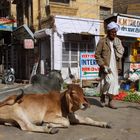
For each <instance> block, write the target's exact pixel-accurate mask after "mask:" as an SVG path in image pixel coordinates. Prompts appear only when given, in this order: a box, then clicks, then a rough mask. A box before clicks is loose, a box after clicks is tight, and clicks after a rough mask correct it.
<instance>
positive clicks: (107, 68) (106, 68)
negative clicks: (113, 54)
mask: <svg viewBox="0 0 140 140" xmlns="http://www.w3.org/2000/svg"><path fill="white" fill-rule="evenodd" d="M101 68H102V69H103V71H104V73H106V74H109V73H111V69H110V68H109V67H108V66H105V65H102V66H101Z"/></svg>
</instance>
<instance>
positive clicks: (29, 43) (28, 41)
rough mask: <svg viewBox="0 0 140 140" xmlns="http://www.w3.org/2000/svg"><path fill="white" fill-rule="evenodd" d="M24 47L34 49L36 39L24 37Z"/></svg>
mask: <svg viewBox="0 0 140 140" xmlns="http://www.w3.org/2000/svg"><path fill="white" fill-rule="evenodd" d="M24 48H25V49H33V48H34V41H33V40H32V39H24Z"/></svg>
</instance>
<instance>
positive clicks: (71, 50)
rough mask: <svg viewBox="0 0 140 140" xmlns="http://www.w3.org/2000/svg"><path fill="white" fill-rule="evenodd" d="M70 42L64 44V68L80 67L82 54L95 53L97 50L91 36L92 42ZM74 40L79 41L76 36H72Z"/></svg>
mask: <svg viewBox="0 0 140 140" xmlns="http://www.w3.org/2000/svg"><path fill="white" fill-rule="evenodd" d="M68 38H69V40H67V41H65V42H64V43H63V47H62V66H63V67H69V66H70V67H79V62H80V60H79V59H80V52H93V51H94V50H95V43H94V37H93V36H89V38H90V39H91V40H83V39H82V38H81V40H77V41H75V40H71V39H70V36H68ZM71 38H72V39H74V38H75V39H79V37H78V35H77V37H76V36H75V37H74V35H71Z"/></svg>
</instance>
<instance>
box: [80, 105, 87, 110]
mask: <svg viewBox="0 0 140 140" xmlns="http://www.w3.org/2000/svg"><path fill="white" fill-rule="evenodd" d="M88 107H89V104H88V103H83V104H81V105H80V109H81V110H86V109H87V108H88Z"/></svg>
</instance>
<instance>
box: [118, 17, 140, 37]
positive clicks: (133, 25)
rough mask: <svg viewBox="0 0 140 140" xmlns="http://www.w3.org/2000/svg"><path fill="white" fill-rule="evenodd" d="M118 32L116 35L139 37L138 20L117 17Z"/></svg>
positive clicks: (139, 20)
mask: <svg viewBox="0 0 140 140" xmlns="http://www.w3.org/2000/svg"><path fill="white" fill-rule="evenodd" d="M117 23H118V24H119V26H120V30H119V31H118V32H117V35H120V36H127V37H136V38H139V37H140V19H136V18H129V17H122V16H117Z"/></svg>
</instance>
